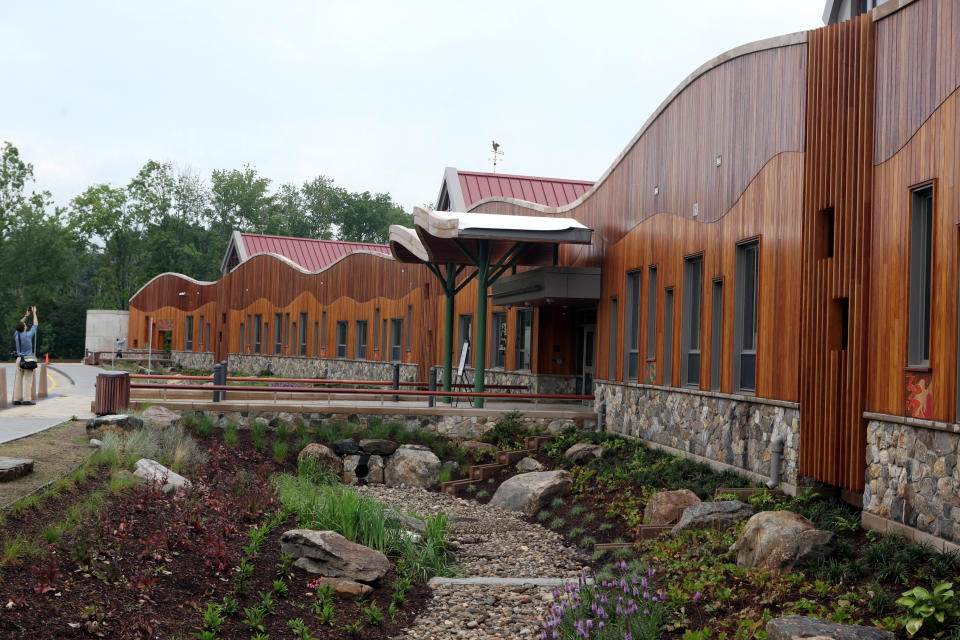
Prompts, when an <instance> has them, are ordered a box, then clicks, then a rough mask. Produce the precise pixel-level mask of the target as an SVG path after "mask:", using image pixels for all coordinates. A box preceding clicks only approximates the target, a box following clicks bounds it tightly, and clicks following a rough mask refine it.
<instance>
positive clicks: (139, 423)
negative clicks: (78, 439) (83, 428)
mask: <svg viewBox="0 0 960 640" xmlns="http://www.w3.org/2000/svg"><path fill="white" fill-rule="evenodd" d="M142 428H143V420H141V419H140V418H139V417H138V416H131V415H127V414H125V413H117V414H111V415H107V416H97V417H96V418H90V419H89V420H87V434H89V435H94V434H98V433H101V432H103V431H111V430H113V431H136V430H138V429H142Z"/></svg>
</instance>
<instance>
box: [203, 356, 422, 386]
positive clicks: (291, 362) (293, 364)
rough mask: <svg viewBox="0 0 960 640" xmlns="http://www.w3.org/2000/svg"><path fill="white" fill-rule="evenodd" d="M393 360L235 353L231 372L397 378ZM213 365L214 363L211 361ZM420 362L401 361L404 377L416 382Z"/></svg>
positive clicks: (408, 380) (403, 378)
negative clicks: (374, 360)
mask: <svg viewBox="0 0 960 640" xmlns="http://www.w3.org/2000/svg"><path fill="white" fill-rule="evenodd" d="M393 365H394V363H392V362H372V361H369V360H347V359H342V358H294V357H290V356H262V355H260V356H253V355H241V354H237V353H231V354H230V355H229V356H227V371H228V372H229V373H237V372H243V373H252V374H258V373H261V372H263V371H268V370H269V371H270V372H272V373H273V374H274V375H276V376H280V377H281V378H329V379H332V380H379V381H391V380H393ZM211 366H212V365H211ZM417 368H418V367H417V365H415V364H406V363H401V364H400V381H401V382H415V381H416V380H417Z"/></svg>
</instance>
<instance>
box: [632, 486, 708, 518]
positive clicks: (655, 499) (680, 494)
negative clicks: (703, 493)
mask: <svg viewBox="0 0 960 640" xmlns="http://www.w3.org/2000/svg"><path fill="white" fill-rule="evenodd" d="M698 502H700V498H698V497H697V494H695V493H694V492H693V491H690V489H678V490H676V491H658V492H657V493H655V494H653V495H652V496H650V500H649V501H648V502H647V506H646V508H645V509H644V510H643V521H644V522H646V523H647V524H656V525H666V524H674V523H675V522H677V521H678V520H679V519H680V514H682V513H683V510H684V509H686V508H687V507H689V506H690V505H692V504H697V503H698Z"/></svg>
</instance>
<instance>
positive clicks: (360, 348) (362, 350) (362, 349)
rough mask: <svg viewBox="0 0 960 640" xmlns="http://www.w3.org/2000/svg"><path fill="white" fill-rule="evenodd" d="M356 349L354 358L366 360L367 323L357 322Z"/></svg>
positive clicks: (363, 321) (364, 321)
mask: <svg viewBox="0 0 960 640" xmlns="http://www.w3.org/2000/svg"><path fill="white" fill-rule="evenodd" d="M356 326H357V349H356V354H355V355H354V357H355V358H356V359H357V360H366V359H367V321H366V320H357V325H356Z"/></svg>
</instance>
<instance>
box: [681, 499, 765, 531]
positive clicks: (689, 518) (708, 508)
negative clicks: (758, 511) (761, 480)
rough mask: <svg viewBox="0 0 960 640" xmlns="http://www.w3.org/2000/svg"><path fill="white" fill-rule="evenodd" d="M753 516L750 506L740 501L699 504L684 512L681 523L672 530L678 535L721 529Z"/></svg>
mask: <svg viewBox="0 0 960 640" xmlns="http://www.w3.org/2000/svg"><path fill="white" fill-rule="evenodd" d="M752 515H753V509H752V508H750V505H748V504H745V503H743V502H740V501H739V500H724V501H722V502H698V503H696V504H692V505H690V506H689V507H687V508H686V509H684V510H683V515H682V516H680V522H678V523H677V524H676V526H674V527H673V529H672V530H671V533H673V534H674V535H676V534H677V533H679V532H681V531H686V530H687V529H706V528H709V527H714V528H721V527H729V526H730V525H732V524H734V523H736V522H740V521H741V520H746V519H747V518H749V517H750V516H752Z"/></svg>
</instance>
